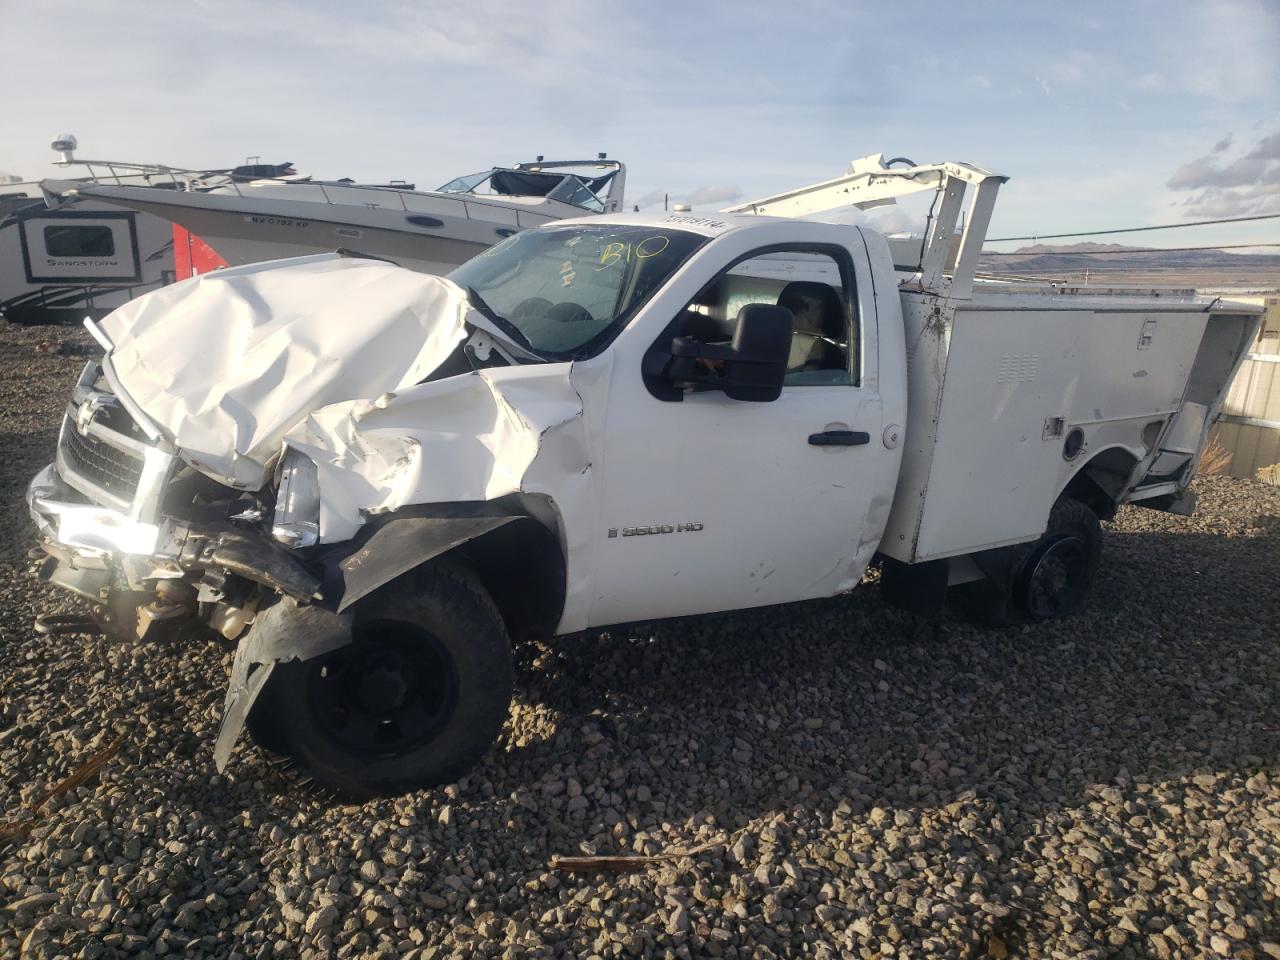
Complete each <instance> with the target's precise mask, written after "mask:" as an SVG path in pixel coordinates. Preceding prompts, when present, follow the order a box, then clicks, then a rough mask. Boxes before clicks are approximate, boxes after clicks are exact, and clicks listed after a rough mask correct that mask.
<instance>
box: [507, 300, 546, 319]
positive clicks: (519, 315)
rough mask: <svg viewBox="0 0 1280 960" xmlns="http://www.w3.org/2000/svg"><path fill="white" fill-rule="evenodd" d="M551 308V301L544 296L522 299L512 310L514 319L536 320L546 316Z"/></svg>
mask: <svg viewBox="0 0 1280 960" xmlns="http://www.w3.org/2000/svg"><path fill="white" fill-rule="evenodd" d="M550 309H551V301H550V300H545V299H543V298H542V297H529V298H528V299H526V300H521V301H520V302H519V303H517V304H516V305H515V307H514V308H513V309H512V311H511V319H512V320H536V319H538V318H539V317H545V316H546V315H547V311H548V310H550Z"/></svg>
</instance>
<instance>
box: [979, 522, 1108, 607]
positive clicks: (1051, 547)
mask: <svg viewBox="0 0 1280 960" xmlns="http://www.w3.org/2000/svg"><path fill="white" fill-rule="evenodd" d="M1014 550H1015V551H1016V552H1015V553H1014V555H1013V556H1012V558H1011V562H1010V563H1009V564H1008V570H1009V571H1010V573H1009V575H1008V576H1007V577H1006V578H1005V579H1003V580H1001V581H999V582H997V581H992V580H983V581H978V582H975V583H971V584H965V585H963V586H962V587H958V588H955V589H954V590H953V592H954V593H955V595H956V600H957V602H958V603H959V605H960V606H961V608H962V609H964V610H965V612H966V613H968V614H969V615H970V616H972V617H973V618H974V619H976V620H978V621H980V622H982V623H986V624H988V625H990V626H1003V625H1007V624H1010V623H1017V622H1027V621H1030V622H1033V623H1037V622H1041V621H1044V620H1056V619H1059V618H1061V617H1065V616H1068V615H1070V614H1071V613H1073V612H1074V611H1075V610H1076V609H1077V608H1078V607H1079V606H1080V604H1081V603H1082V602H1083V600H1084V598H1085V596H1086V595H1087V594H1088V592H1089V588H1090V586H1092V584H1093V579H1094V576H1095V575H1096V574H1097V571H1098V563H1099V561H1100V559H1101V557H1102V525H1101V524H1100V523H1099V522H1098V517H1097V515H1096V514H1095V513H1094V512H1093V511H1092V510H1090V509H1089V508H1088V507H1087V506H1085V505H1084V504H1083V503H1081V502H1080V501H1079V500H1072V499H1070V498H1068V497H1063V498H1062V499H1060V500H1058V502H1057V503H1055V504H1054V505H1053V510H1052V511H1051V512H1050V513H1049V523H1048V528H1047V529H1046V530H1045V532H1044V535H1043V536H1042V537H1040V539H1038V540H1034V541H1032V542H1031V543H1028V544H1023V545H1022V546H1020V547H1016V548H1014Z"/></svg>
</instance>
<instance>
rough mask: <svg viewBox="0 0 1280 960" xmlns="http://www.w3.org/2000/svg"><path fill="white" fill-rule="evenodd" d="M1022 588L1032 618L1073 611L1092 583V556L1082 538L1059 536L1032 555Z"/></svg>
mask: <svg viewBox="0 0 1280 960" xmlns="http://www.w3.org/2000/svg"><path fill="white" fill-rule="evenodd" d="M1033 560H1034V562H1033V563H1032V564H1030V569H1029V570H1028V571H1027V573H1026V582H1025V584H1024V585H1023V587H1022V600H1023V606H1024V607H1025V609H1026V611H1027V616H1028V617H1030V618H1031V619H1032V620H1051V619H1053V618H1054V617H1057V616H1061V615H1062V614H1063V613H1065V612H1067V611H1069V610H1072V609H1074V608H1075V606H1076V605H1077V604H1078V603H1079V602H1080V600H1081V599H1082V598H1083V597H1084V593H1085V590H1086V589H1088V586H1089V557H1088V554H1087V552H1086V551H1085V546H1084V543H1083V541H1081V540H1080V538H1079V537H1059V538H1058V539H1056V540H1053V541H1051V542H1049V543H1047V544H1045V545H1044V546H1043V547H1042V548H1041V549H1040V551H1039V552H1038V554H1037V555H1036V556H1035V557H1034V558H1033Z"/></svg>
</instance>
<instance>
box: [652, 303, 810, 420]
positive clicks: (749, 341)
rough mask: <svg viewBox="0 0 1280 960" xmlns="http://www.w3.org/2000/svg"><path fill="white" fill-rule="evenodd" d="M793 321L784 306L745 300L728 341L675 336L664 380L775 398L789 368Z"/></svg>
mask: <svg viewBox="0 0 1280 960" xmlns="http://www.w3.org/2000/svg"><path fill="white" fill-rule="evenodd" d="M794 325H795V320H794V318H793V317H792V316H791V311H790V310H788V309H787V308H786V307H775V306H770V305H767V304H762V303H753V304H749V305H747V306H745V307H743V308H742V310H741V311H740V312H739V313H738V325H737V327H736V329H735V330H734V333H733V341H732V342H731V343H730V344H729V345H728V346H725V345H723V344H715V343H702V342H700V341H698V340H692V339H690V338H689V337H676V338H675V339H674V340H673V341H672V342H671V360H670V363H669V364H668V367H667V370H666V376H667V379H668V380H670V381H671V382H672V383H675V384H692V385H694V386H699V387H702V388H703V389H719V390H723V391H724V393H725V396H727V397H729V398H730V399H731V400H754V401H764V402H767V401H770V400H777V399H778V396H779V394H781V393H782V381H783V378H784V377H785V376H786V373H787V359H788V357H789V356H790V354H791V333H792V328H793V327H794Z"/></svg>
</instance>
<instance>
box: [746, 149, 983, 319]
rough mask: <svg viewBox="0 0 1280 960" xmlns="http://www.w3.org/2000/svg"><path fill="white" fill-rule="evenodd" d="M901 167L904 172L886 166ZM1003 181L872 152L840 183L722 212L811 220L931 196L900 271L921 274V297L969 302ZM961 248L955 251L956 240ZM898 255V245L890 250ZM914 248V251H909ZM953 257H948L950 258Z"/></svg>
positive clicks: (954, 165) (969, 169)
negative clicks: (912, 255)
mask: <svg viewBox="0 0 1280 960" xmlns="http://www.w3.org/2000/svg"><path fill="white" fill-rule="evenodd" d="M899 162H905V163H907V164H908V166H903V167H899V166H892V164H896V163H899ZM1007 179H1008V177H1004V176H1001V175H1000V174H998V173H992V172H990V171H989V170H983V169H982V168H981V167H976V166H974V165H973V164H970V163H958V162H948V163H932V164H922V165H918V166H917V165H915V164H911V163H910V161H900V160H890V161H889V162H888V163H886V162H885V160H884V154H882V153H875V154H872V155H870V156H867V157H862V158H861V159H858V160H854V161H853V162H852V163H850V164H849V169H848V170H847V171H846V172H845V174H844V176H842V177H837V178H836V179H834V180H824V181H822V182H821V183H814V184H810V185H809V186H805V187H798V188H796V189H794V190H787V191H785V192H783V193H778V194H774V195H773V196H771V197H763V198H761V199H759V200H750V201H748V202H746V203H740V204H737V205H736V206H732V207H726V208H725V209H724V210H723V211H721V212H722V213H748V214H757V215H759V216H769V217H809V216H813V215H814V214H819V213H825V212H827V211H828V210H833V209H836V208H839V207H857V208H858V209H859V210H867V209H870V208H872V207H878V206H882V205H885V204H890V203H895V202H897V199H898V198H899V197H903V196H908V195H910V194H913V193H919V192H921V191H925V190H935V191H937V192H938V193H939V194H940V197H939V198H938V199H936V200H935V201H934V209H932V210H931V213H930V217H929V223H928V225H927V227H926V233H925V238H924V242H923V245H922V246H921V248H920V252H919V256H918V258H917V259H916V261H915V262H912V263H900V264H898V266H899V267H902V268H905V269H910V270H912V271H914V272H918V274H919V280H918V283H919V286H920V288H921V289H923V290H932V291H938V292H941V291H944V290H945V292H947V293H948V294H950V295H951V296H953V297H957V298H961V299H964V298H967V297H969V295H970V294H971V292H972V290H973V275H974V271H975V270H976V268H977V265H978V256H979V254H981V252H982V244H983V242H984V241H985V240H986V236H987V225H988V224H989V223H990V221H991V211H992V209H993V208H994V207H995V202H996V193H997V192H998V191H999V189H1000V184H1002V183H1004V182H1005V181H1006V180H1007ZM969 185H972V186H973V190H972V191H970V192H971V193H972V197H971V199H970V202H969V206H968V210H967V215H966V216H965V217H964V219H963V221H961V219H960V214H961V212H962V210H963V209H964V199H965V191H966V189H967V187H968V186H969ZM957 237H958V238H959V245H958V246H957V247H953V241H954V240H955V238H957ZM893 246H894V247H895V248H896V249H895V253H896V252H897V250H900V249H901V245H898V244H893ZM912 246H913V247H914V245H912ZM953 250H954V255H953Z"/></svg>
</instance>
